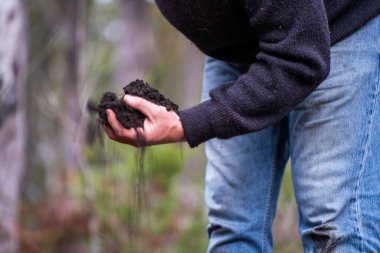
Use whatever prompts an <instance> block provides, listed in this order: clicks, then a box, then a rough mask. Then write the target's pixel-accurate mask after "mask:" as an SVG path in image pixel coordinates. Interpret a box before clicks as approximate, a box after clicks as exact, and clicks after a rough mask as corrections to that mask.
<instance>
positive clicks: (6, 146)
mask: <svg viewBox="0 0 380 253" xmlns="http://www.w3.org/2000/svg"><path fill="white" fill-rule="evenodd" d="M24 22H25V17H24V11H23V7H22V5H21V2H20V1H19V0H6V1H0V38H1V40H0V144H1V148H0V217H1V218H0V253H11V252H17V251H18V235H17V231H16V228H17V226H16V224H17V219H18V209H19V189H20V180H21V178H22V175H23V173H24V166H25V140H26V138H25V135H26V129H25V105H24V101H25V100H24V90H25V87H24V81H25V72H26V71H25V69H26V51H27V50H26V38H25V23H24Z"/></svg>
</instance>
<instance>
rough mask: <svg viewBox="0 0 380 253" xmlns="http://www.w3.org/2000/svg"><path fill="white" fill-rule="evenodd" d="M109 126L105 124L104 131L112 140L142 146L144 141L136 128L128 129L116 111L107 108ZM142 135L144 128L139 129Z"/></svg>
mask: <svg viewBox="0 0 380 253" xmlns="http://www.w3.org/2000/svg"><path fill="white" fill-rule="evenodd" d="M106 114H107V118H108V122H109V125H110V126H109V127H107V126H105V125H103V128H104V131H105V132H106V134H107V135H108V137H109V138H110V139H111V140H114V141H117V142H121V143H124V144H129V145H132V146H135V147H137V146H141V145H142V143H140V142H141V141H140V140H139V138H138V137H139V135H138V134H137V132H136V130H135V129H132V128H131V129H126V128H124V127H123V126H122V125H121V124H120V123H119V121H118V120H117V118H116V115H115V113H114V112H113V111H112V110H110V109H108V110H106ZM138 131H139V134H140V136H143V129H138Z"/></svg>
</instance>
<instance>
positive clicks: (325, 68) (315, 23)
mask: <svg viewBox="0 0 380 253" xmlns="http://www.w3.org/2000/svg"><path fill="white" fill-rule="evenodd" d="M156 2H157V5H158V7H159V8H160V10H161V11H162V13H163V15H164V16H165V17H166V18H167V19H168V20H169V21H170V22H171V23H172V24H173V25H174V26H175V27H176V28H177V29H178V30H179V31H181V32H182V33H183V34H184V35H186V36H187V37H188V38H189V39H190V40H192V41H193V42H194V43H195V44H196V45H197V46H198V47H199V48H200V49H201V50H202V51H203V52H204V53H205V54H206V55H208V57H207V58H206V65H205V75H204V83H203V87H204V92H203V102H202V103H201V104H199V105H197V106H194V107H192V108H190V109H187V110H184V111H181V112H180V114H179V116H177V115H176V114H175V113H174V112H167V111H166V109H165V108H163V107H160V106H156V105H154V104H152V103H149V102H147V101H145V100H143V99H141V98H138V97H131V96H125V98H124V101H125V103H127V104H129V105H130V106H132V107H134V108H136V109H138V110H140V111H141V112H142V113H144V114H145V115H146V116H147V119H146V121H145V123H144V127H143V128H141V129H139V130H138V131H140V132H141V134H142V135H143V136H144V138H145V139H146V142H147V144H148V145H154V144H162V143H170V142H178V141H187V142H188V143H189V145H190V146H191V147H195V146H197V145H198V144H200V143H202V142H205V141H206V153H207V158H208V165H207V170H206V202H207V205H208V208H209V213H208V218H209V226H208V234H209V237H210V243H209V248H208V252H210V253H211V252H212V253H219V252H228V253H230V252H239V253H241V252H271V251H272V234H271V226H272V222H273V219H274V216H275V210H276V203H277V197H278V193H279V188H280V183H281V178H282V174H283V171H284V167H285V164H286V161H287V160H288V158H289V157H290V158H291V161H292V175H293V184H294V188H295V196H296V200H297V204H298V208H299V214H300V226H299V230H300V234H301V237H302V242H303V246H304V249H305V252H380V183H379V182H380V166H379V164H380V152H379V150H380V120H379V119H380V94H379V93H380V81H379V71H380V60H379V59H380V16H379V15H380V1H378V0H326V1H322V0H308V1H306V0H299V1H295V0H282V1H278V0H276V1H275V0H241V1H237V0H236V1H234V0H193V1H186V0H184V1H169V0H156ZM107 116H108V119H109V122H110V125H111V127H110V128H105V131H106V132H107V134H108V136H109V137H110V138H111V139H113V140H115V141H119V142H122V143H126V144H130V145H135V146H136V145H137V134H136V132H135V130H127V129H123V128H122V127H121V126H120V124H119V123H118V122H117V120H116V118H115V115H114V114H113V112H112V111H107Z"/></svg>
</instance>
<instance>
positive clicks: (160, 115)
mask: <svg viewBox="0 0 380 253" xmlns="http://www.w3.org/2000/svg"><path fill="white" fill-rule="evenodd" d="M123 101H124V103H126V104H127V105H129V106H130V107H132V108H134V109H136V110H139V111H140V112H141V113H143V114H144V115H145V116H146V118H145V121H144V126H143V127H139V128H137V129H134V128H131V129H126V128H124V127H123V126H122V125H121V124H120V122H119V121H118V120H117V119H116V115H115V113H114V112H113V111H112V110H110V109H108V110H107V111H106V113H107V118H108V122H109V125H110V126H105V125H103V128H104V130H105V132H106V133H107V135H108V137H109V138H110V139H112V140H114V141H117V142H120V143H125V144H129V145H132V146H135V147H139V146H150V145H156V144H164V143H172V142H180V141H185V135H184V131H183V127H182V123H181V121H180V118H179V116H178V115H177V114H176V113H175V112H173V111H167V110H166V108H165V107H163V106H159V105H156V104H154V103H152V102H149V101H147V100H145V99H143V98H141V97H136V96H131V95H125V96H124V98H123ZM136 131H138V133H137V132H136ZM139 136H140V137H142V138H140V137H139Z"/></svg>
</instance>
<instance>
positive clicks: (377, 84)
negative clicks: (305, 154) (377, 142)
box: [355, 56, 380, 252]
mask: <svg viewBox="0 0 380 253" xmlns="http://www.w3.org/2000/svg"><path fill="white" fill-rule="evenodd" d="M378 68H379V70H378V71H377V79H376V82H375V90H374V94H373V97H372V100H371V104H370V105H371V106H370V110H369V120H368V124H367V129H366V130H367V132H366V136H365V143H364V153H363V157H362V160H361V161H360V168H359V175H358V179H357V183H356V187H355V192H356V194H355V202H356V205H355V211H356V222H357V228H358V232H359V236H360V242H361V244H360V250H361V252H364V236H363V230H362V217H361V209H360V197H359V192H360V185H361V180H362V176H363V171H364V166H365V163H366V160H367V157H368V146H369V143H370V140H371V131H370V129H371V126H372V123H373V120H374V114H375V113H374V111H375V106H376V103H377V100H378V96H379V91H380V56H379V60H378Z"/></svg>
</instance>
